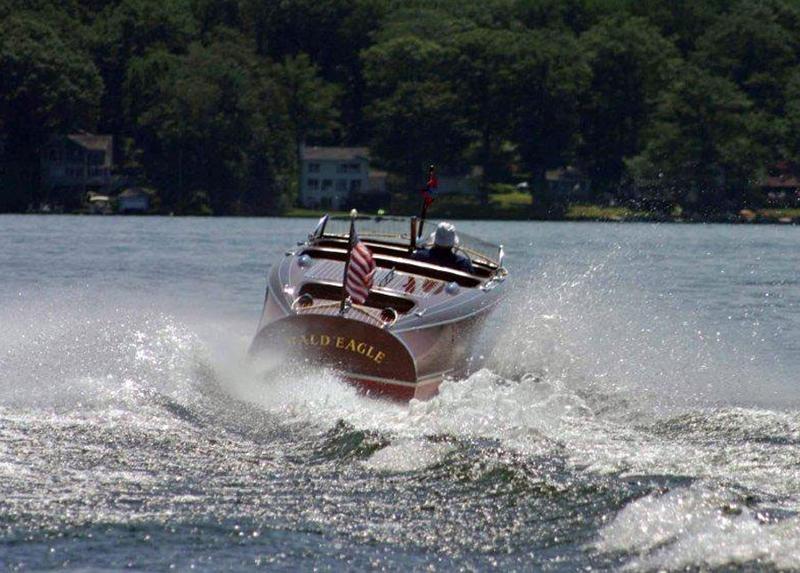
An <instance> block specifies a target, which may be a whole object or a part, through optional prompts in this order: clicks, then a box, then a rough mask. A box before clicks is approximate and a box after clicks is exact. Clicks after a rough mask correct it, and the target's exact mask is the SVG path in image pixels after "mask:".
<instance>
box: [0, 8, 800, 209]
mask: <svg viewBox="0 0 800 573" xmlns="http://www.w3.org/2000/svg"><path fill="white" fill-rule="evenodd" d="M798 29H800V4H799V3H798V0H740V1H738V2H735V1H734V2H731V1H726V0H707V1H704V2H696V1H693V0H487V1H485V2H481V3H475V2H472V1H471V0H425V1H420V0H403V1H400V0H61V1H59V2H55V1H48V0H0V137H2V147H0V153H2V154H3V157H2V163H0V165H2V173H0V177H1V178H2V187H0V210H2V211H19V210H24V209H25V208H26V207H27V205H29V204H31V203H35V202H37V201H41V200H44V199H45V196H44V190H43V189H42V188H41V185H40V181H39V171H38V166H39V152H40V150H41V148H42V146H43V144H44V142H45V141H47V138H48V137H50V135H52V134H58V133H69V132H71V131H76V130H87V131H93V132H97V133H107V134H112V135H114V136H115V160H116V163H117V165H118V167H119V169H120V170H122V171H123V172H125V173H130V174H132V175H133V176H135V177H136V178H138V179H140V180H141V182H142V183H144V184H146V185H149V186H152V187H154V188H156V189H158V190H159V194H160V199H161V202H162V205H163V207H164V208H165V209H168V210H170V211H175V212H178V213H181V212H193V211H194V210H196V209H197V208H198V206H199V205H203V206H205V207H207V208H210V209H211V210H212V211H213V212H214V213H220V214H222V213H229V214H276V213H280V212H282V211H283V210H284V209H286V208H287V206H289V205H290V204H291V202H292V201H293V199H294V196H295V194H296V186H297V181H296V177H297V176H296V173H297V166H298V161H299V149H300V145H301V144H302V143H304V142H307V143H309V144H321V145H367V146H369V147H370V149H371V152H372V161H373V164H376V165H378V166H381V167H383V168H385V169H387V170H389V171H390V172H391V173H393V174H395V175H396V177H397V181H398V186H399V188H402V189H406V190H413V189H416V188H418V187H419V186H420V184H421V183H422V182H423V177H424V173H425V166H426V165H427V164H429V163H431V162H436V163H439V164H445V165H449V166H451V167H466V166H472V165H479V166H480V167H482V169H483V178H484V184H482V185H481V186H480V189H481V194H480V199H481V201H483V202H486V201H488V193H489V189H490V186H489V185H488V184H489V183H492V182H503V181H506V182H508V181H515V180H521V179H523V178H524V179H526V180H528V181H530V182H531V189H532V193H534V198H536V197H537V194H541V196H542V197H544V195H545V173H546V171H547V170H549V169H553V168H557V167H562V166H566V165H574V166H578V167H580V169H581V170H582V171H583V172H584V173H585V174H586V175H587V176H588V177H589V178H590V179H591V180H592V184H593V193H594V194H595V196H596V198H597V199H598V200H600V199H603V198H605V199H607V198H610V197H614V198H619V199H624V198H625V197H630V196H631V189H634V188H636V189H647V190H648V193H649V197H651V198H654V199H655V200H656V201H658V200H659V199H663V201H664V202H666V203H669V202H678V203H683V204H686V205H688V206H690V207H691V208H694V209H697V210H704V209H705V210H714V209H724V208H728V207H730V206H731V205H739V204H744V203H747V201H749V200H753V199H752V197H753V194H752V190H753V188H754V186H755V184H756V183H757V181H758V180H759V178H761V177H763V175H764V173H765V170H766V169H767V168H768V167H769V165H771V164H772V163H775V162H777V161H778V160H785V161H792V160H794V159H796V158H797V157H798V155H800V129H798V128H800V97H798V96H800V58H798V56H800V36H798V35H797V34H796V30H798Z"/></svg>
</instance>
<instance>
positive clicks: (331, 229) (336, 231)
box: [322, 216, 499, 266]
mask: <svg viewBox="0 0 800 573" xmlns="http://www.w3.org/2000/svg"><path fill="white" fill-rule="evenodd" d="M438 224H439V221H434V220H430V219H428V220H426V221H425V225H424V227H423V229H422V236H421V237H420V238H419V239H418V240H417V244H418V245H420V246H422V245H425V244H427V243H429V238H430V234H431V233H432V232H433V231H434V229H436V226H437V225H438ZM356 231H357V232H358V236H359V237H361V238H362V239H373V240H378V241H383V242H387V243H396V244H402V245H408V243H409V241H410V235H411V218H410V217H364V216H359V217H358V219H356ZM349 234H350V218H349V217H336V218H331V219H330V220H329V221H328V222H327V224H326V225H325V229H324V233H323V235H322V236H324V237H337V238H342V237H347V236H348V235H349ZM458 240H459V245H458V248H459V249H460V250H461V251H463V252H464V253H466V254H467V255H469V257H470V258H471V259H472V260H473V261H478V262H483V263H486V264H489V265H492V266H497V265H498V253H499V246H497V245H494V244H492V243H489V242H487V241H483V240H481V239H478V238H476V237H473V236H471V235H467V234H464V233H458Z"/></svg>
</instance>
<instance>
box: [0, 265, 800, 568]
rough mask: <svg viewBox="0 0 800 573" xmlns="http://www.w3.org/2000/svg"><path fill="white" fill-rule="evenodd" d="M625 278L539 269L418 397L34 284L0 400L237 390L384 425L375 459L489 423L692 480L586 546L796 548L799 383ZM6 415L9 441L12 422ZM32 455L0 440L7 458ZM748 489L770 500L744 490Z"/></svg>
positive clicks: (420, 457) (753, 349)
mask: <svg viewBox="0 0 800 573" xmlns="http://www.w3.org/2000/svg"><path fill="white" fill-rule="evenodd" d="M611 256H612V259H613V257H614V256H618V255H614V254H612V255H611ZM623 289H625V287H624V286H623V285H621V284H619V283H617V282H616V281H615V279H614V277H613V274H609V272H608V267H607V263H606V262H602V263H600V264H598V265H595V266H592V267H591V268H589V269H588V270H587V271H586V272H585V273H582V274H578V275H577V276H576V275H574V274H571V273H569V272H567V271H564V270H561V269H558V268H551V269H549V270H548V271H547V272H544V273H541V274H540V275H538V276H537V277H536V278H533V279H531V280H530V281H529V282H528V283H526V284H524V285H521V286H518V287H517V289H516V291H515V292H514V293H513V294H512V296H511V297H510V299H509V301H508V302H507V303H506V304H505V305H504V307H503V308H502V309H500V311H499V312H498V314H497V316H496V317H495V322H494V323H493V324H490V325H488V327H487V329H486V332H485V335H484V336H485V339H486V341H487V342H492V343H494V344H492V345H491V346H490V347H489V346H487V348H491V350H489V351H487V353H486V354H487V355H486V356H485V357H484V358H486V359H487V360H486V362H487V365H486V367H485V368H482V369H480V370H478V371H476V372H475V373H473V374H472V375H471V376H469V377H467V378H466V379H464V380H450V381H447V382H445V383H444V384H443V386H442V388H441V392H440V394H439V395H438V396H436V397H435V398H433V399H432V400H429V401H427V402H417V401H412V402H411V403H410V404H409V405H398V404H393V403H388V402H381V401H375V400H371V399H367V398H364V397H363V396H360V395H359V394H358V393H357V392H356V391H355V389H353V388H351V387H349V386H347V385H345V384H343V383H342V382H341V381H339V380H338V379H337V378H336V376H335V374H333V373H331V372H325V371H323V372H320V371H317V370H304V369H302V368H293V369H291V370H286V369H283V370H281V369H276V362H278V360H277V357H269V356H265V357H260V358H259V359H258V360H254V361H251V360H248V359H247V358H246V349H247V347H248V345H249V342H250V338H251V335H252V331H251V328H252V325H251V324H249V323H245V322H241V321H240V322H234V321H225V320H219V318H218V317H213V316H203V315H202V313H198V314H195V315H182V316H180V317H178V316H176V315H174V314H170V313H169V312H165V311H163V310H155V309H154V305H153V304H152V302H151V303H150V304H149V305H148V304H145V302H144V301H138V302H139V303H141V304H137V299H136V297H135V296H129V297H127V298H126V299H125V300H126V302H125V303H124V304H123V303H120V304H115V303H111V302H110V301H108V300H102V299H101V300H99V301H98V300H95V299H93V298H90V297H89V296H87V295H86V294H85V293H80V292H78V293H76V292H71V291H70V292H63V291H60V292H43V293H38V295H30V296H28V297H26V298H24V300H20V301H17V302H15V303H13V304H4V305H3V306H2V307H0V324H3V325H4V329H3V331H2V332H0V349H2V354H0V372H1V373H2V376H0V413H2V415H3V416H4V419H6V420H16V421H20V420H23V421H24V418H25V417H26V416H30V417H31V419H34V418H35V417H36V416H37V415H38V414H37V412H41V411H47V412H52V413H53V414H52V418H51V420H50V421H51V423H52V424H55V425H58V424H65V425H66V424H72V423H75V421H76V420H84V421H86V420H88V421H90V422H92V423H102V424H106V425H115V424H120V425H125V424H133V425H136V426H138V427H147V426H151V427H154V428H159V427H165V426H182V425H185V424H186V423H191V420H189V418H187V417H186V416H184V414H183V413H181V415H176V412H178V411H179V410H180V411H181V412H184V411H186V412H188V413H189V415H195V416H196V415H202V416H204V419H205V420H206V421H207V423H211V424H217V425H218V426H219V429H220V431H221V432H225V431H226V430H227V429H229V428H231V427H234V425H235V424H239V425H241V424H249V423H253V424H259V423H263V421H262V420H260V419H257V418H242V416H243V414H242V412H240V411H239V409H238V406H237V403H238V402H237V401H241V402H244V403H247V404H249V405H250V406H251V407H255V408H256V409H257V410H258V411H259V412H262V413H264V414H265V415H267V416H268V417H269V419H270V420H272V421H274V422H275V423H278V424H281V425H285V426H290V427H292V428H293V429H297V431H299V432H305V433H306V435H307V436H309V437H310V438H313V437H314V436H316V435H319V434H321V433H324V432H326V431H328V430H331V429H334V428H336V427H337V425H338V424H340V423H342V422H344V423H346V424H347V425H348V426H350V427H352V428H355V429H356V430H359V431H365V432H376V433H379V434H381V435H382V436H385V437H386V438H387V440H388V442H389V445H388V446H385V447H379V448H377V449H376V451H375V452H374V453H372V454H371V455H370V456H368V458H367V459H366V460H364V461H363V462H361V466H362V467H363V468H365V469H366V470H368V471H372V472H376V473H381V474H386V473H388V474H392V473H398V472H420V471H423V470H425V468H430V467H433V466H436V465H437V464H440V463H443V460H445V459H446V458H447V456H448V455H450V454H451V453H452V452H453V446H452V443H453V442H459V441H461V442H463V441H467V442H469V441H482V440H488V441H490V442H491V443H495V444H499V446H500V447H502V448H503V449H505V450H508V451H513V452H515V453H518V454H521V455H524V456H528V457H531V458H533V457H537V456H542V457H553V458H555V457H557V458H559V459H564V460H565V462H566V464H567V467H569V468H570V469H571V471H574V472H577V473H581V472H584V473H586V474H592V475H608V476H620V477H621V478H625V477H635V476H656V475H670V476H681V477H686V478H689V479H691V480H695V483H693V484H692V485H690V486H686V487H683V488H679V489H673V490H670V491H660V492H656V493H651V494H649V495H647V496H645V497H643V498H641V499H638V500H635V501H632V502H631V503H629V504H628V505H627V506H625V507H624V508H623V509H622V510H621V511H620V512H619V513H618V514H617V515H616V516H614V517H613V518H612V519H611V520H610V521H609V522H608V523H607V525H605V527H603V528H602V529H601V530H600V532H599V533H598V536H597V539H596V540H595V542H593V543H592V544H591V547H592V548H593V550H595V551H597V552H600V553H615V552H622V553H624V554H629V555H632V556H633V557H632V558H631V559H630V560H629V561H628V562H627V566H628V567H631V568H635V569H652V568H661V567H666V568H681V567H685V566H690V565H697V564H701V563H702V564H705V565H707V566H712V567H713V566H721V565H727V564H731V563H744V562H751V561H754V560H764V561H767V562H770V563H772V564H774V565H776V566H778V567H798V566H800V546H798V543H797V541H796V539H797V538H798V534H800V525H799V523H800V522H799V521H798V518H797V517H796V516H795V514H796V513H797V512H799V511H800V500H798V498H797V494H796V492H797V491H800V469H798V468H797V466H796V460H797V459H798V456H800V445H798V444H800V419H798V415H797V413H796V412H794V411H775V410H770V409H767V408H766V407H767V406H769V405H771V404H773V403H775V402H776V401H778V400H777V399H776V397H778V396H780V397H781V398H782V400H784V399H786V398H787V397H788V400H787V402H788V403H789V404H791V403H795V401H796V400H797V397H798V389H797V388H796V387H794V385H792V384H789V382H788V379H787V378H786V377H785V376H784V374H783V373H782V372H781V370H780V369H772V370H770V369H767V368H766V367H765V361H766V359H765V358H764V356H762V355H760V354H759V348H758V347H757V346H752V345H749V346H748V343H747V342H746V341H743V340H742V339H740V338H737V337H736V336H734V335H732V334H730V333H727V334H724V335H723V334H722V333H717V332H714V333H712V335H711V336H708V335H706V334H705V333H704V332H703V331H702V329H701V328H699V327H698V326H697V322H696V321H695V320H694V319H693V318H692V317H691V316H690V315H688V314H686V313H685V312H678V310H676V309H675V308H674V307H673V306H672V305H671V301H669V300H664V299H662V298H660V297H655V299H654V298H652V297H650V296H649V295H647V293H644V292H637V291H636V290H635V289H627V290H623ZM621 295H624V296H621ZM64 300H69V301H70V304H69V305H65V304H64V303H63V302H62V301H64ZM141 307H144V308H145V309H146V310H144V311H142V310H139V309H140V308H141ZM155 308H158V306H157V305H156V306H155ZM218 390H220V391H221V394H220V393H217V391H218ZM225 397H233V398H234V401H230V400H228V399H226V398H225ZM782 400H781V401H782ZM783 405H784V407H786V406H785V405H786V402H783ZM735 406H743V407H739V408H736V407H735ZM237 418H238V419H237ZM187 420H188V422H187ZM2 431H3V432H4V433H3V440H2V441H0V444H4V443H5V442H6V441H9V440H14V439H15V438H14V437H13V435H12V434H13V432H14V431H15V430H14V429H13V428H10V429H2ZM754 436H758V437H759V439H753V437H754ZM432 438H436V439H435V440H434V439H432ZM26 471H30V470H29V469H27V468H26V467H25V465H24V464H19V463H18V461H17V460H15V459H14V457H13V455H12V454H11V453H9V452H6V451H4V450H3V449H2V448H0V478H2V477H3V476H6V477H11V476H13V477H14V478H15V479H21V477H20V476H23V475H24V473H25V472H26ZM117 478H118V479H130V481H132V482H133V481H136V480H137V479H139V476H128V478H125V476H117ZM86 479H90V478H86ZM741 491H745V492H748V493H747V495H754V496H757V497H759V498H763V499H764V500H766V501H765V502H764V503H762V504H761V505H758V506H757V507H750V506H748V505H747V503H745V502H743V501H742V495H741V494H740V493H739V492H741ZM764 508H766V509H764ZM762 510H764V511H767V517H764V516H762V515H761V514H760V513H759V511H762ZM778 510H780V512H784V514H781V513H780V512H779V511H778ZM770 512H771V513H770Z"/></svg>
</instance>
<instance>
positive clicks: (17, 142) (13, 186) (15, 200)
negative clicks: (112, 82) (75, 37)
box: [0, 14, 103, 211]
mask: <svg viewBox="0 0 800 573" xmlns="http://www.w3.org/2000/svg"><path fill="white" fill-rule="evenodd" d="M1 26H2V30H0V125H2V127H3V131H4V133H5V136H6V141H5V150H6V157H5V162H6V165H7V173H6V176H5V181H4V185H3V188H2V189H1V190H0V210H3V211H6V210H19V209H21V208H24V206H25V205H26V204H27V203H28V202H30V201H34V202H36V201H38V200H40V196H39V195H38V193H37V191H38V187H39V153H40V150H41V147H42V145H43V144H44V143H45V142H46V140H47V138H48V136H50V135H51V134H54V133H64V132H68V131H72V130H77V129H91V128H92V127H94V125H95V122H96V116H97V107H98V103H99V100H100V94H101V92H102V89H103V83H102V80H101V79H100V76H99V74H98V72H97V68H96V67H95V66H94V64H93V63H92V61H91V60H90V59H89V57H88V56H87V54H85V53H83V52H81V51H79V50H76V49H75V48H74V47H72V46H71V45H70V44H68V43H66V42H64V41H63V40H62V39H61V38H60V37H59V34H58V33H57V32H56V31H55V30H53V29H52V28H51V27H50V26H49V25H48V24H47V23H46V22H42V21H39V20H38V19H37V18H36V17H35V16H33V15H30V14H23V15H20V16H11V17H10V18H8V19H6V20H5V21H4V22H3V23H2V25H1Z"/></svg>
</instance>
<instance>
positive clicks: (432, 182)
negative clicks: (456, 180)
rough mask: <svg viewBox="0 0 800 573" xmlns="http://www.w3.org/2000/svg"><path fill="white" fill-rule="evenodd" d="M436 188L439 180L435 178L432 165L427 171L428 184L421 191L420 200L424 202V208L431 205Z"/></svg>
mask: <svg viewBox="0 0 800 573" xmlns="http://www.w3.org/2000/svg"><path fill="white" fill-rule="evenodd" d="M438 188H439V180H438V179H437V178H436V171H435V170H434V169H433V165H431V168H430V169H429V170H428V183H427V184H426V185H425V188H424V189H423V190H422V198H423V200H424V201H425V206H426V207H427V206H428V205H430V204H431V203H433V195H434V194H435V193H436V190H437V189H438Z"/></svg>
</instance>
